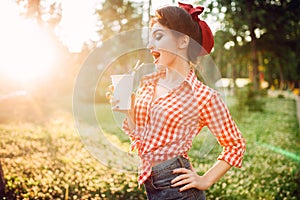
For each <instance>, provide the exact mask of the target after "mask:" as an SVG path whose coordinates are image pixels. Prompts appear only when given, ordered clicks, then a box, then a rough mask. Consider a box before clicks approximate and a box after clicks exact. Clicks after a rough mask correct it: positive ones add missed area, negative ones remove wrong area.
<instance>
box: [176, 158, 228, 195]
mask: <svg viewBox="0 0 300 200" xmlns="http://www.w3.org/2000/svg"><path fill="white" fill-rule="evenodd" d="M230 168H231V166H230V165H229V164H228V163H227V162H225V161H223V160H218V161H217V162H216V163H215V165H214V166H213V167H211V168H210V169H209V170H208V171H207V172H206V173H205V174H204V175H203V176H199V175H198V174H197V173H196V172H195V171H194V169H192V170H189V169H186V168H178V169H175V170H174V171H173V173H175V174H181V175H179V176H177V177H176V178H175V179H173V180H172V182H171V183H172V187H176V186H181V185H184V186H183V187H181V188H180V191H184V190H188V189H191V188H197V189H199V190H207V189H208V188H209V187H211V186H212V185H213V184H214V183H216V182H217V181H218V180H219V179H220V178H221V177H222V176H224V174H226V172H227V171H228V170H229V169H230Z"/></svg>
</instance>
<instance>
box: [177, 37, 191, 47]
mask: <svg viewBox="0 0 300 200" xmlns="http://www.w3.org/2000/svg"><path fill="white" fill-rule="evenodd" d="M189 43H190V37H189V36H187V35H183V36H181V37H179V39H178V48H180V49H185V48H188V46H189Z"/></svg>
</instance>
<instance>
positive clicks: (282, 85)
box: [279, 62, 284, 90]
mask: <svg viewBox="0 0 300 200" xmlns="http://www.w3.org/2000/svg"><path fill="white" fill-rule="evenodd" d="M279 89H280V90H283V89H284V75H283V67H282V64H281V63H280V62H279Z"/></svg>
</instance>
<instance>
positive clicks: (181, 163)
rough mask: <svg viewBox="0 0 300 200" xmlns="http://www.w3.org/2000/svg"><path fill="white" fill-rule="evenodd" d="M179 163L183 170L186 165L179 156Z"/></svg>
mask: <svg viewBox="0 0 300 200" xmlns="http://www.w3.org/2000/svg"><path fill="white" fill-rule="evenodd" d="M178 161H179V163H180V165H181V167H182V168H185V165H184V163H183V160H182V157H181V156H178Z"/></svg>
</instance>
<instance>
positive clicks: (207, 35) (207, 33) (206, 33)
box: [178, 2, 214, 56]
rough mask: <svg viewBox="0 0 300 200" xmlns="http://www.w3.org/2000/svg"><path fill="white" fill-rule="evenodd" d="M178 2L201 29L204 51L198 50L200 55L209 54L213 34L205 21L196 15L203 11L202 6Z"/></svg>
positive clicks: (212, 44) (212, 42)
mask: <svg viewBox="0 0 300 200" xmlns="http://www.w3.org/2000/svg"><path fill="white" fill-rule="evenodd" d="M178 4H179V7H180V8H183V9H184V10H186V11H187V12H188V13H189V14H190V15H191V16H192V18H193V20H195V21H197V22H198V24H199V26H200V29H201V31H202V47H203V49H204V50H205V51H204V50H202V51H201V52H200V55H201V56H202V55H206V54H209V53H210V52H211V49H212V48H213V46H214V36H213V34H212V32H211V30H210V28H209V26H208V25H207V23H206V22H205V21H202V20H200V19H199V17H198V15H200V14H201V13H202V12H203V10H204V7H202V6H197V7H195V8H194V7H193V6H192V5H190V4H185V3H180V2H178Z"/></svg>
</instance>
